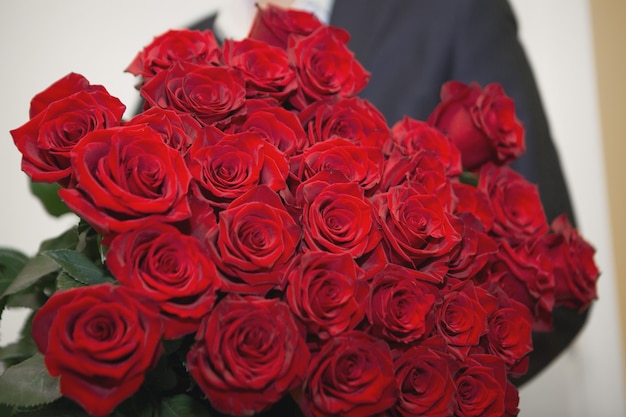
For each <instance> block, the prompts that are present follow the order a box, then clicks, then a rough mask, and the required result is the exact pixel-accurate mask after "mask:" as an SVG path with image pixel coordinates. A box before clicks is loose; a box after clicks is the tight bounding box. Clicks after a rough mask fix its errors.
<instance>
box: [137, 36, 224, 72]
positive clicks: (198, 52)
mask: <svg viewBox="0 0 626 417" xmlns="http://www.w3.org/2000/svg"><path fill="white" fill-rule="evenodd" d="M221 57H222V55H221V50H220V46H219V44H218V43H217V40H216V39H215V35H214V34H213V32H211V31H210V30H206V31H199V30H187V29H179V30H169V31H167V32H165V33H163V34H162V35H160V36H157V37H155V38H154V39H153V40H152V42H151V43H150V44H149V45H147V46H146V47H145V48H143V50H142V51H141V52H139V53H138V54H137V56H135V59H133V61H132V62H131V63H130V65H129V66H128V68H126V71H127V72H130V73H131V74H133V75H140V76H142V77H143V78H144V81H147V80H149V79H150V78H151V77H153V76H154V75H156V74H157V73H158V72H159V71H162V70H165V69H168V68H170V67H171V66H172V65H174V64H175V63H177V62H190V63H194V64H200V65H203V64H206V65H219V63H220V61H221Z"/></svg>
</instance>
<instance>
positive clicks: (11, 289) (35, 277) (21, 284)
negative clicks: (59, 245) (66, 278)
mask: <svg viewBox="0 0 626 417" xmlns="http://www.w3.org/2000/svg"><path fill="white" fill-rule="evenodd" d="M58 270H59V265H57V263H56V262H54V261H53V260H52V259H50V258H49V257H47V256H42V255H37V256H35V257H34V258H31V259H30V260H29V261H28V262H26V264H25V265H24V267H23V268H22V269H21V271H20V272H19V273H18V274H17V276H16V277H15V279H14V280H13V282H11V284H9V286H8V287H7V288H6V289H5V290H4V292H3V293H2V295H0V298H2V297H6V296H7V295H11V294H15V293H17V292H19V291H22V290H25V289H26V288H29V287H30V286H32V285H34V284H36V283H37V282H39V281H40V280H41V279H42V278H44V277H45V276H46V275H48V274H51V273H52V272H55V271H58Z"/></svg>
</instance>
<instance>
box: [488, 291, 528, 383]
mask: <svg viewBox="0 0 626 417" xmlns="http://www.w3.org/2000/svg"><path fill="white" fill-rule="evenodd" d="M506 298H507V299H506V302H504V303H502V305H501V306H499V307H498V309H497V310H496V311H495V312H494V313H493V314H492V315H491V316H490V317H489V325H488V327H489V332H488V333H487V341H488V346H487V350H488V352H489V353H491V354H493V355H495V356H497V357H499V358H500V359H502V360H503V361H504V362H505V363H506V366H507V369H508V370H509V374H516V375H522V374H524V373H526V371H527V369H528V361H527V359H528V354H529V353H530V352H531V351H532V349H533V341H532V325H533V317H532V314H531V312H530V310H529V309H528V307H526V306H525V305H523V304H521V303H518V302H516V301H514V300H511V299H508V297H506ZM524 360H526V361H524Z"/></svg>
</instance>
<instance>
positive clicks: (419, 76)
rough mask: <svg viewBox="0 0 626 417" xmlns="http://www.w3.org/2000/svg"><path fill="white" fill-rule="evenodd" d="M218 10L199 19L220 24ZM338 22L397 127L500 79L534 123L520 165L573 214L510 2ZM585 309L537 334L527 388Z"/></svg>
mask: <svg viewBox="0 0 626 417" xmlns="http://www.w3.org/2000/svg"><path fill="white" fill-rule="evenodd" d="M214 17H215V16H210V17H208V18H207V19H204V20H202V21H200V22H198V23H197V24H195V25H194V26H193V28H195V29H208V28H211V27H212V24H213V21H214ZM330 24H331V25H334V26H339V27H343V28H345V29H347V30H348V31H349V32H350V34H351V40H350V44H349V47H350V49H351V50H352V51H353V52H354V53H355V55H356V58H357V59H358V60H359V61H360V62H361V64H363V66H364V67H365V68H366V69H368V70H369V71H370V72H371V73H372V78H371V81H370V83H369V85H368V86H367V87H366V88H365V89H364V90H363V91H362V92H361V93H360V94H359V96H361V97H363V98H366V99H368V100H370V101H371V102H372V103H373V104H374V105H376V106H377V108H378V109H379V110H380V111H381V112H382V113H383V114H384V115H385V117H386V118H387V122H388V123H389V124H390V125H392V124H393V123H395V122H396V121H398V120H400V119H401V118H402V117H403V116H404V115H409V116H411V117H414V118H417V119H420V120H426V118H427V117H428V115H429V114H430V112H432V110H433V109H434V108H435V106H436V104H437V103H438V102H439V90H440V87H441V85H442V84H443V83H444V82H446V81H448V80H459V81H464V82H468V83H469V82H472V81H476V82H478V83H479V84H480V85H483V86H485V85H486V84H488V83H492V82H499V83H501V84H502V85H503V87H504V90H505V92H506V93H507V94H508V95H509V96H511V97H512V98H513V99H514V100H515V103H516V109H517V114H518V117H519V118H520V120H521V121H522V122H523V123H524V125H525V128H526V144H527V152H526V154H525V155H524V156H523V157H522V158H521V159H520V160H518V161H516V162H515V164H514V168H516V169H517V170H518V171H520V172H522V173H523V174H524V175H525V177H526V178H528V179H529V180H530V181H532V182H534V183H536V184H537V185H538V186H539V191H540V194H541V197H542V201H543V204H544V208H545V210H546V214H547V216H548V219H549V220H552V219H553V218H554V217H556V216H557V215H559V214H560V213H563V212H565V213H567V214H568V217H569V219H570V221H571V222H573V223H574V221H575V219H574V213H573V210H572V206H571V203H570V199H569V195H568V192H567V187H566V184H565V180H564V177H563V173H562V171H561V165H560V162H559V158H558V155H557V152H556V149H555V146H554V143H553V141H552V138H551V136H550V131H549V128H548V123H547V120H546V116H545V114H544V111H543V105H542V103H541V100H540V96H539V93H538V90H537V86H536V83H535V79H534V77H533V74H532V71H531V69H530V66H529V63H528V61H527V58H526V55H525V53H524V51H523V48H522V46H521V45H520V42H519V40H518V37H517V24H516V21H515V17H514V15H513V12H512V10H511V7H510V6H509V4H508V3H507V1H506V0H384V1H380V0H335V5H334V9H333V11H332V16H331V21H330ZM585 319H586V314H583V315H578V313H577V312H574V311H571V310H568V309H564V308H558V309H556V311H555V312H554V324H555V329H556V331H555V332H554V333H549V334H540V333H537V334H534V335H533V340H534V344H535V350H534V351H533V353H532V355H531V360H530V369H529V371H528V373H527V374H526V375H525V376H524V377H522V378H521V379H519V380H516V381H514V382H515V383H516V384H517V385H521V384H522V383H524V382H526V381H527V380H529V379H531V378H532V377H534V376H535V375H536V374H537V373H538V372H539V371H541V370H542V369H544V368H545V367H546V366H547V365H548V364H549V363H550V362H551V361H552V360H553V359H554V358H555V357H556V356H557V355H558V354H559V353H560V352H561V351H562V350H564V349H565V348H566V347H567V346H568V344H569V343H570V342H571V341H572V339H573V338H574V337H575V335H576V334H577V333H578V332H579V330H580V329H581V327H582V325H583V324H584V322H585Z"/></svg>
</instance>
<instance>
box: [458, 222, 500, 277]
mask: <svg viewBox="0 0 626 417" xmlns="http://www.w3.org/2000/svg"><path fill="white" fill-rule="evenodd" d="M452 224H453V226H454V228H455V229H456V230H457V232H459V234H460V235H461V241H460V242H459V244H458V245H456V246H455V247H454V248H453V249H452V252H451V253H450V259H449V261H448V272H447V278H448V283H447V284H448V286H450V285H452V286H454V285H457V281H460V282H464V281H466V280H468V279H471V278H473V277H474V276H475V275H476V274H477V273H478V272H479V271H480V270H481V269H482V268H483V267H484V266H485V265H486V264H487V262H488V261H489V259H490V256H491V255H492V254H494V253H495V252H496V251H497V250H498V244H497V243H496V241H495V240H494V239H493V238H492V237H491V236H489V235H488V234H487V233H485V232H484V231H483V230H484V229H483V224H482V223H481V222H480V221H479V220H478V219H477V218H476V217H474V216H473V215H472V214H470V213H461V214H459V215H458V216H457V217H456V218H453V221H452Z"/></svg>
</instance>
